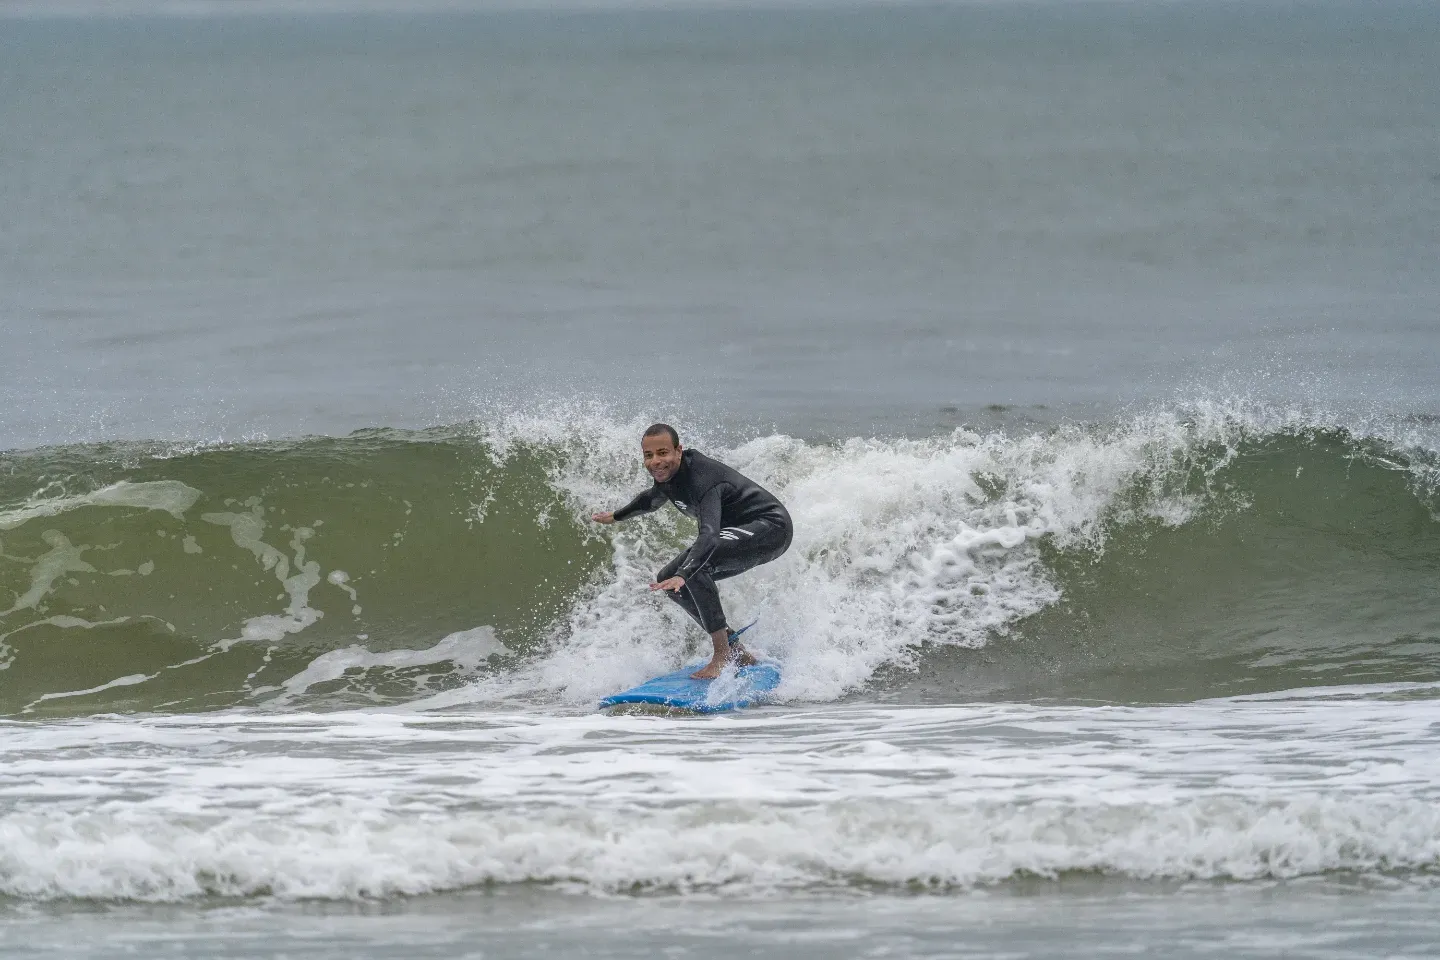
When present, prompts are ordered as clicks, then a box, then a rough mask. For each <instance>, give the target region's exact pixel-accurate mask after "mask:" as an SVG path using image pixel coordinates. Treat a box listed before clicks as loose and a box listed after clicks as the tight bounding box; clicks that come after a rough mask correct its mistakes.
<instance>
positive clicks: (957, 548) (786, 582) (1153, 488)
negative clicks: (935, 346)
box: [432, 410, 1246, 703]
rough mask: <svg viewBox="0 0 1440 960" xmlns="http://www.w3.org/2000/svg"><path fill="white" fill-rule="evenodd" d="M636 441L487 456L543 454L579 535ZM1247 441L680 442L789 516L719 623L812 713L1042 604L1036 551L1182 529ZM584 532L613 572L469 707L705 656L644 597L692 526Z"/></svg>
mask: <svg viewBox="0 0 1440 960" xmlns="http://www.w3.org/2000/svg"><path fill="white" fill-rule="evenodd" d="M643 426H644V425H643V424H642V423H639V422H634V423H620V422H616V421H614V420H610V419H606V418H605V417H604V416H603V415H598V414H596V413H594V412H589V411H584V410H581V411H578V412H577V411H569V412H566V413H564V414H560V415H557V414H556V412H555V411H545V412H543V413H539V414H536V415H535V416H534V417H531V418H525V417H515V416H512V417H507V418H502V419H500V420H497V421H496V422H495V423H493V424H492V425H491V426H490V428H489V432H488V433H487V434H486V437H487V439H488V440H489V441H490V442H491V444H492V447H493V449H494V450H495V452H496V455H497V456H499V457H501V458H504V457H505V456H506V455H508V453H509V451H510V450H511V449H512V448H513V447H514V446H515V445H517V444H542V445H544V447H545V449H546V450H547V452H549V453H550V455H551V456H552V458H553V460H554V466H553V467H552V473H551V482H552V483H553V484H554V485H555V486H556V487H557V488H558V489H560V490H561V491H562V492H564V493H565V494H566V495H567V497H568V499H569V502H570V504H571V506H572V509H573V511H574V515H575V517H576V520H577V522H579V523H585V522H586V518H588V516H589V514H590V513H591V512H593V511H596V510H603V509H613V508H614V507H616V506H618V505H620V504H621V503H624V502H625V501H626V500H628V499H629V498H630V497H631V496H633V494H634V493H635V492H636V491H637V490H639V489H642V488H643V487H644V486H645V485H646V484H647V483H648V482H649V480H648V477H646V476H645V474H644V472H643V470H642V469H641V466H640V462H639V457H638V439H637V438H638V437H639V435H640V431H641V430H642V429H643ZM681 426H682V427H683V425H681ZM1245 429H1246V426H1245V424H1244V423H1242V422H1237V421H1235V420H1234V419H1226V418H1224V417H1220V416H1215V417H1213V418H1206V417H1204V416H1201V417H1198V418H1191V419H1182V418H1181V417H1180V416H1179V415H1178V414H1175V413H1156V414H1153V415H1149V416H1145V417H1139V418H1136V419H1134V420H1132V421H1131V422H1129V423H1127V424H1125V425H1124V426H1122V427H1117V428H1115V429H1113V430H1109V431H1105V430H1095V429H1089V430H1082V429H1080V428H1078V427H1076V428H1068V427H1067V428H1061V429H1058V430H1055V431H1052V432H1049V433H1044V434H1039V433H1037V434H1031V435H1022V436H1011V435H1007V434H1005V433H992V434H987V435H979V434H976V433H972V432H969V431H966V430H957V431H955V432H953V433H952V434H949V435H947V436H942V437H938V438H934V439H928V440H906V439H860V438H855V439H851V440H849V441H846V442H844V443H840V444H835V445H831V444H816V443H808V442H805V441H802V440H798V439H795V438H791V437H786V436H780V435H772V436H766V437H761V438H758V439H755V440H752V441H750V442H748V443H744V444H742V445H740V446H738V447H733V448H726V447H724V446H723V445H718V444H715V445H712V444H708V443H706V442H705V437H704V436H703V435H694V436H692V435H688V434H685V433H684V432H683V431H682V440H684V441H685V442H686V443H687V444H688V445H690V446H694V447H696V448H698V449H702V450H704V451H706V452H708V453H710V454H712V455H714V456H716V457H718V458H719V459H721V460H722V461H724V462H726V463H729V464H730V465H732V466H734V467H735V468H736V469H738V470H740V471H741V472H742V473H744V474H746V475H747V476H750V477H752V478H754V479H755V480H757V481H758V482H760V483H761V484H763V485H764V486H766V487H767V488H768V489H770V490H771V491H773V492H774V493H776V494H777V495H778V496H779V497H780V498H781V500H782V501H784V502H785V504H786V505H787V507H788V508H789V510H790V512H791V515H792V517H793V518H794V521H795V539H794V544H793V546H792V547H791V549H790V551H789V552H788V553H787V554H786V555H785V556H784V557H782V558H781V559H780V560H778V561H776V562H774V563H771V564H768V565H766V566H763V567H761V568H758V569H756V570H754V571H752V572H749V573H747V574H745V575H744V576H741V577H739V578H736V579H733V580H729V581H726V582H725V583H724V585H723V586H722V588H721V589H722V595H723V597H724V600H725V603H726V609H727V612H729V613H730V615H731V619H732V621H733V622H748V621H749V620H750V619H752V618H753V617H755V616H759V617H760V624H759V626H758V627H757V628H756V630H755V631H754V632H753V634H752V638H751V639H750V645H751V646H752V647H754V648H756V649H758V650H760V651H761V652H762V653H765V654H768V655H770V656H773V657H777V658H779V659H780V660H782V661H783V662H784V665H785V671H784V676H785V679H784V682H783V685H782V687H781V688H780V691H779V693H780V696H781V697H782V698H788V699H792V700H810V701H826V700H832V699H834V698H837V697H839V696H842V695H844V694H845V693H847V692H850V691H853V690H855V689H857V688H859V687H861V686H862V685H863V684H864V683H866V682H867V681H868V680H869V679H870V678H871V677H872V676H873V675H874V673H875V671H876V670H878V669H879V668H881V667H882V666H887V665H888V666H899V667H905V666H907V665H909V664H911V663H913V662H914V657H915V655H916V653H917V652H918V651H919V650H920V649H921V647H922V645H924V644H926V643H943V644H956V645H965V646H972V647H973V646H982V645H983V644H985V643H986V642H988V641H989V640H990V639H992V638H993V637H994V636H996V635H997V634H1004V633H1005V632H1007V631H1008V630H1010V629H1011V628H1012V627H1013V625H1014V624H1016V623H1017V622H1018V621H1019V620H1021V619H1023V618H1024V617H1027V616H1030V615H1032V614H1034V613H1036V612H1038V611H1040V610H1042V609H1044V608H1046V607H1047V606H1049V605H1051V604H1053V603H1055V602H1056V601H1057V599H1059V596H1060V593H1059V589H1058V587H1057V585H1056V584H1055V582H1054V581H1053V579H1052V578H1051V576H1050V574H1049V572H1048V570H1047V569H1046V568H1045V566H1044V564H1043V563H1042V559H1041V554H1040V551H1039V542H1040V541H1041V540H1042V538H1043V539H1047V540H1049V541H1050V542H1053V543H1054V544H1055V545H1057V546H1060V547H1073V546H1084V547H1087V548H1089V549H1092V550H1097V551H1098V550H1102V549H1103V547H1104V537H1105V532H1106V530H1107V528H1108V525H1110V524H1111V523H1112V522H1115V521H1118V522H1121V523H1123V522H1126V521H1129V520H1133V519H1142V518H1143V519H1149V520H1159V521H1160V522H1163V523H1167V524H1172V525H1178V524H1182V523H1185V522H1187V521H1188V519H1189V518H1190V517H1191V516H1192V515H1193V513H1194V510H1195V509H1196V507H1197V505H1198V503H1199V499H1198V498H1197V497H1196V495H1195V494H1194V493H1193V492H1190V491H1188V490H1187V489H1186V481H1187V478H1188V476H1189V470H1188V467H1189V465H1190V463H1191V461H1192V460H1193V459H1196V458H1197V456H1198V454H1197V453H1196V451H1198V450H1200V449H1201V448H1205V449H1206V450H1207V451H1208V452H1207V453H1206V454H1205V460H1204V462H1205V465H1206V466H1207V468H1208V469H1211V470H1213V469H1216V468H1217V466H1218V464H1220V463H1223V462H1224V461H1225V459H1226V458H1227V457H1228V456H1229V454H1226V453H1225V452H1224V451H1226V450H1230V451H1233V449H1234V447H1235V445H1236V444H1237V443H1238V441H1239V439H1240V438H1241V437H1242V436H1243V435H1244V431H1245ZM1216 449H1218V450H1219V451H1220V452H1219V453H1218V454H1217V453H1216V452H1215V451H1216ZM591 529H592V530H593V531H594V532H595V534H596V535H597V536H607V537H609V538H610V539H611V543H612V546H613V569H612V572H611V576H610V577H609V578H608V580H607V581H606V582H604V583H601V584H600V585H599V586H598V587H596V589H594V590H593V591H592V592H591V593H590V594H588V595H587V596H585V597H583V598H581V599H580V600H579V601H578V602H577V604H576V606H575V608H574V610H573V611H572V612H571V615H570V617H569V620H568V622H567V623H566V624H564V626H563V629H562V630H561V631H560V636H559V639H558V640H557V643H556V646H555V648H554V649H553V651H552V652H551V653H550V654H549V656H547V657H546V658H544V659H543V660H542V661H540V662H538V663H536V664H534V665H532V666H531V667H530V668H528V669H522V670H520V671H519V672H517V673H516V674H513V675H511V676H510V677H508V678H497V679H495V680H491V681H487V682H486V683H484V684H482V685H480V686H477V687H476V688H475V689H473V690H472V691H471V693H472V694H473V695H474V696H475V697H476V698H478V699H481V700H486V699H490V698H494V697H503V696H506V695H523V696H533V695H534V694H535V693H537V692H541V691H545V692H548V693H551V694H558V695H559V696H561V697H562V698H564V699H566V700H568V701H570V702H574V703H583V702H586V701H590V700H593V699H595V698H597V697H599V696H602V695H604V694H605V693H608V692H613V691H614V690H616V689H621V688H623V687H624V686H627V685H630V684H633V683H635V682H637V681H639V680H641V679H644V678H645V677H646V676H653V675H654V674H656V673H658V672H661V671H662V670H667V669H674V668H675V667H676V666H678V665H679V663H680V662H682V661H683V660H684V659H685V658H686V657H687V656H689V655H690V654H691V653H692V652H693V651H698V650H700V649H701V648H702V647H703V646H704V643H705V640H704V638H703V637H701V636H700V634H699V632H698V630H697V629H696V628H694V626H693V625H692V624H690V623H689V621H688V620H687V619H686V618H685V617H684V616H683V615H682V614H681V613H680V612H679V610H678V609H677V608H675V607H674V605H673V604H667V603H665V602H664V601H663V600H662V599H659V598H657V597H653V596H650V595H648V594H647V592H646V590H645V586H646V585H647V584H648V583H649V581H650V580H651V578H652V576H653V573H654V571H656V570H657V569H659V568H660V567H661V566H662V565H663V564H664V563H665V562H666V561H667V560H669V559H670V557H671V556H673V555H674V553H675V552H677V551H678V550H679V549H682V548H683V547H684V545H685V543H686V541H688V540H689V538H690V537H693V535H694V534H693V529H694V528H693V526H690V525H688V524H687V523H685V522H683V521H680V520H679V519H678V516H677V515H675V514H674V512H673V511H670V510H661V511H660V512H658V513H657V514H653V515H651V516H649V517H646V518H642V519H637V520H632V521H630V522H627V523H625V524H621V525H617V526H615V527H609V528H604V530H603V531H602V530H601V528H598V527H591ZM456 698H457V695H447V697H446V698H444V702H452V701H453V700H455V699H456ZM432 703H433V702H432Z"/></svg>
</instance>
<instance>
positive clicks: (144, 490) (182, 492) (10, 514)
mask: <svg viewBox="0 0 1440 960" xmlns="http://www.w3.org/2000/svg"><path fill="white" fill-rule="evenodd" d="M200 496H201V494H200V491H199V490H196V489H195V488H194V487H191V486H188V485H187V484H184V483H181V482H180V481H179V480H150V481H146V482H144V483H131V482H130V481H128V480H122V481H120V482H119V483H115V484H111V485H110V486H108V487H103V488H101V489H99V490H95V491H93V492H91V493H85V494H77V495H75V496H70V497H52V498H47V499H32V500H30V501H29V502H27V503H25V504H22V505H21V506H18V507H12V508H10V509H8V510H0V530H13V529H15V528H16V527H19V526H21V525H22V524H25V523H28V522H30V521H31V520H35V519H38V518H40V517H54V516H58V515H59V514H61V513H65V512H68V511H70V510H78V509H79V508H81V507H128V508H132V509H136V510H162V511H164V512H165V513H168V514H170V515H171V516H173V517H176V518H177V519H178V518H182V517H184V515H185V512H186V511H187V510H189V509H190V508H191V507H193V506H194V505H195V501H197V500H199V499H200Z"/></svg>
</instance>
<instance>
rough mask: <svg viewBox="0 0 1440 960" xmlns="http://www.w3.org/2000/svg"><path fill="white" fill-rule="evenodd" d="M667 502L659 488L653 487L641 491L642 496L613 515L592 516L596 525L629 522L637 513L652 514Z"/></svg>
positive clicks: (598, 514) (600, 514)
mask: <svg viewBox="0 0 1440 960" xmlns="http://www.w3.org/2000/svg"><path fill="white" fill-rule="evenodd" d="M664 502H665V494H663V493H661V492H660V488H659V487H651V488H650V489H649V490H644V491H641V493H640V495H639V496H637V497H636V498H635V499H634V500H631V501H630V502H629V503H627V504H625V506H623V507H621V508H620V509H619V510H616V511H614V512H613V513H596V514H592V515H591V516H590V519H591V520H594V521H595V522H596V523H614V522H615V521H616V520H628V519H629V518H630V517H633V516H635V515H636V514H637V513H650V512H652V511H654V510H658V509H659V508H660V505H661V504H662V503H664Z"/></svg>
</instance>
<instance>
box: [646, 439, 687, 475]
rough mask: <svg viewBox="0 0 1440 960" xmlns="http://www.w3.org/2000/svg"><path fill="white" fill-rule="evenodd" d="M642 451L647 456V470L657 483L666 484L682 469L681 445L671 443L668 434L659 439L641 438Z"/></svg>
mask: <svg viewBox="0 0 1440 960" xmlns="http://www.w3.org/2000/svg"><path fill="white" fill-rule="evenodd" d="M640 450H641V452H642V453H643V454H644V456H645V469H646V470H649V471H650V476H652V477H654V478H655V482H656V483H664V482H665V481H666V480H669V479H670V478H671V477H673V476H675V471H676V470H679V469H680V452H681V450H682V448H681V446H680V444H678V443H671V442H670V434H668V433H662V434H660V435H659V436H658V437H641V438H640Z"/></svg>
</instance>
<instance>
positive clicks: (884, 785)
mask: <svg viewBox="0 0 1440 960" xmlns="http://www.w3.org/2000/svg"><path fill="white" fill-rule="evenodd" d="M1437 721H1440V702H1436V701H1404V702H1396V701H1376V700H1368V701H1367V700H1361V701H1345V702H1336V701H1334V700H1331V699H1322V700H1317V701H1309V702H1304V701H1296V702H1286V703H1260V702H1247V701H1233V702H1220V701H1213V702H1208V703H1201V704H1190V705H1186V706H1180V707H1153V708H1094V707H1090V708H1086V707H1054V706H1051V707H1046V706H1038V705H1037V706H1031V705H1020V704H1013V705H1007V704H993V705H984V706H976V707H950V708H909V709H883V710H882V709H874V708H866V709H857V708H846V709H839V708H829V709H826V710H822V711H814V712H810V713H806V714H799V713H796V712H794V711H783V712H773V713H764V712H762V713H759V714H751V715H749V716H745V717H738V718H719V719H714V720H708V721H702V722H695V721H681V720H664V719H641V718H633V717H631V718H612V717H604V716H599V715H594V714H590V715H584V716H571V717H545V716H540V715H536V714H533V713H531V714H515V715H494V714H491V715H463V714H448V715H437V716H431V717H417V716H414V715H405V714H400V713H396V712H375V713H349V714H326V715H316V714H309V715H307V714H296V713H292V712H286V713H276V714H270V715H243V714H220V715H210V716H199V717H183V716H179V717H139V718H120V717H106V718H95V719H92V720H88V721H73V722H70V723H67V724H55V725H36V724H28V723H27V724H0V729H3V732H4V734H5V735H4V736H3V737H0V804H3V806H0V810H3V813H0V893H3V894H6V895H9V896H18V897H26V898H34V899H54V898H70V897H94V898H104V899H110V898H133V899H142V900H180V899H186V898H190V897H196V896H201V895H227V896H264V895H274V896H279V897H282V898H299V897H321V898H354V897H376V896H390V895H395V894H417V893H424V892H430V891H445V890H455V889H459V888H463V887H468V886H473V885H476V884H482V883H490V882H499V883H516V882H545V883H557V884H562V885H567V886H571V887H576V888H578V889H581V890H584V891H589V892H593V893H613V892H617V891H632V890H635V889H662V890H674V891H680V892H682V893H683V892H688V891H696V890H702V891H705V890H708V891H727V892H733V893H737V894H742V895H765V894H766V893H767V892H771V891H775V890H800V889H815V888H820V889H831V888H833V889H848V888H852V887H854V886H856V885H860V886H862V887H864V886H868V885H880V886H884V887H894V888H899V889H916V888H920V889H927V888H941V889H944V888H950V887H961V888H964V887H970V886H974V885H983V884H991V883H997V882H1003V881H1006V880H1009V879H1012V878H1016V877H1023V876H1038V877H1053V876H1057V875H1060V874H1064V873H1068V872H1073V871H1086V872H1099V873H1107V874H1115V875H1120V876H1126V877H1132V878H1139V879H1153V878H1166V879H1191V878H1223V879H1235V880H1248V879H1255V878H1287V877H1298V876H1308V875H1315V874H1320V873H1326V872H1331V871H1355V872H1360V873H1385V874H1387V875H1394V874H1395V873H1397V872H1398V873H1401V874H1403V873H1406V872H1413V871H1420V872H1425V871H1432V870H1434V869H1436V868H1440V802H1437V801H1440V760H1437V759H1436V758H1437V756H1440V751H1437V750H1436V746H1437V742H1436V734H1435V730H1436V729H1437V728H1440V727H1437Z"/></svg>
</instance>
